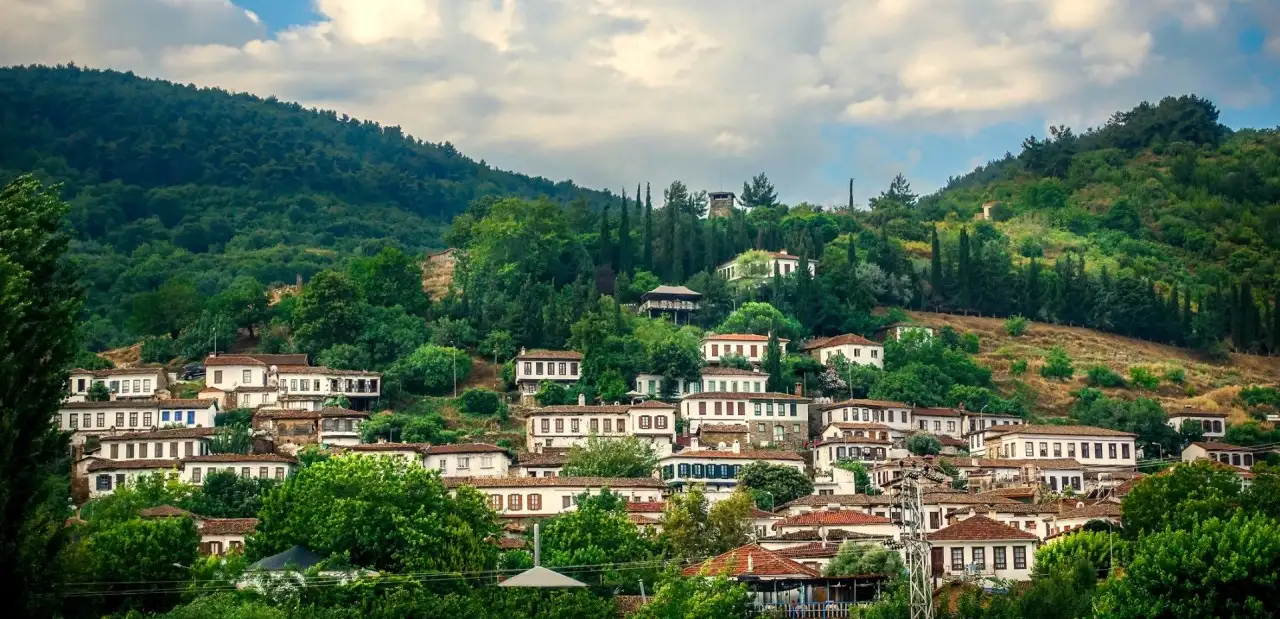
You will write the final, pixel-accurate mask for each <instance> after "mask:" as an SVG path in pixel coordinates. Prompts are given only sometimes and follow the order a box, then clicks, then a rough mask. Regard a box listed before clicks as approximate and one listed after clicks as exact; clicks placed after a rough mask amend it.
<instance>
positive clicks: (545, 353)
mask: <svg viewBox="0 0 1280 619" xmlns="http://www.w3.org/2000/svg"><path fill="white" fill-rule="evenodd" d="M516 359H529V360H534V359H567V360H574V361H577V360H581V359H582V353H580V352H578V351H576V350H545V349H537V350H528V351H524V352H521V353H520V354H519V355H517V356H516Z"/></svg>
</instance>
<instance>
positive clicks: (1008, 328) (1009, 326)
mask: <svg viewBox="0 0 1280 619" xmlns="http://www.w3.org/2000/svg"><path fill="white" fill-rule="evenodd" d="M1004 332H1005V333H1008V334H1009V335H1010V336H1012V337H1021V336H1022V335H1023V334H1024V333H1026V332H1027V319H1026V318H1023V317H1022V316H1010V317H1009V318H1006V319H1005V321H1004Z"/></svg>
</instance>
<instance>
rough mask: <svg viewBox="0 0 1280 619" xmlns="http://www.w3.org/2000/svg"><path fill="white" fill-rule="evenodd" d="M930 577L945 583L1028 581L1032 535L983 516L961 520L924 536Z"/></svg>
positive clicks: (1032, 558) (1032, 564)
mask: <svg viewBox="0 0 1280 619" xmlns="http://www.w3.org/2000/svg"><path fill="white" fill-rule="evenodd" d="M928 539H929V543H930V545H931V546H932V549H933V551H932V556H931V560H930V563H931V564H932V567H933V573H934V574H938V573H941V574H942V579H943V580H944V581H945V580H965V579H975V578H976V579H980V580H988V579H992V578H999V579H1005V580H1031V570H1032V569H1033V568H1035V555H1036V545H1037V542H1038V541H1039V538H1037V537H1036V535H1035V534H1034V533H1029V532H1027V531H1023V530H1020V529H1015V528H1013V527H1010V526H1007V525H1004V524H1001V523H999V522H996V521H994V520H992V519H990V518H987V517H986V516H974V517H972V518H968V519H966V520H961V521H959V522H957V523H955V524H952V525H950V526H948V527H946V528H944V529H942V530H940V531H936V532H934V533H930V534H929V535H928Z"/></svg>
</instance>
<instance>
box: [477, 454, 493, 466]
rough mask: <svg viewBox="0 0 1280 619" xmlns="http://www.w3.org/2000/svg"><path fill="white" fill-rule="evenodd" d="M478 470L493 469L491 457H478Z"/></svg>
mask: <svg viewBox="0 0 1280 619" xmlns="http://www.w3.org/2000/svg"><path fill="white" fill-rule="evenodd" d="M480 468H482V469H491V468H493V456H480Z"/></svg>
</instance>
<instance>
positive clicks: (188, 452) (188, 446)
mask: <svg viewBox="0 0 1280 619" xmlns="http://www.w3.org/2000/svg"><path fill="white" fill-rule="evenodd" d="M183 455H185V456H188V457H190V456H191V455H193V454H192V453H191V441H187V443H186V447H185V448H184V449H183Z"/></svg>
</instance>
